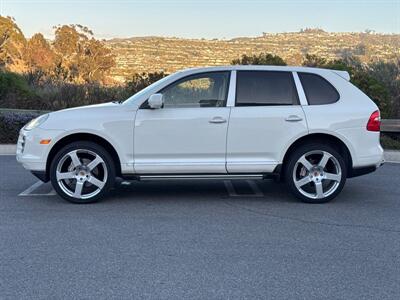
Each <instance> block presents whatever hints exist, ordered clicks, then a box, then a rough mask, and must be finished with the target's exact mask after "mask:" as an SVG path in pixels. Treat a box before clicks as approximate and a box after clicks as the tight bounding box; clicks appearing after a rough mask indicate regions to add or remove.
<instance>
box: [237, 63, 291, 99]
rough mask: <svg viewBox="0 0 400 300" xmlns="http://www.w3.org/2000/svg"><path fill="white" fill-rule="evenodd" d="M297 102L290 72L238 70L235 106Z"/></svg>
mask: <svg viewBox="0 0 400 300" xmlns="http://www.w3.org/2000/svg"><path fill="white" fill-rule="evenodd" d="M293 104H298V96H297V90H296V87H295V84H294V80H293V74H292V72H285V71H238V72H237V82H236V106H268V105H293Z"/></svg>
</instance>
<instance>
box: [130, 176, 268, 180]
mask: <svg viewBox="0 0 400 300" xmlns="http://www.w3.org/2000/svg"><path fill="white" fill-rule="evenodd" d="M137 178H138V179H139V180H143V181H144V180H171V179H177V180H181V179H189V180H193V179H196V180H197V179H206V180H208V179H242V180H243V179H264V178H265V175H263V174H214V175H211V174H210V175H200V174H199V175H138V176H137Z"/></svg>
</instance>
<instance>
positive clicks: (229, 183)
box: [224, 180, 264, 197]
mask: <svg viewBox="0 0 400 300" xmlns="http://www.w3.org/2000/svg"><path fill="white" fill-rule="evenodd" d="M246 182H247V183H248V185H249V186H250V187H251V189H252V191H253V194H238V193H237V192H236V189H235V187H234V186H233V184H232V181H231V180H224V184H225V188H226V190H227V191H228V194H229V196H230V197H264V193H263V192H262V191H261V190H260V188H259V187H258V185H257V184H256V183H255V182H254V181H253V180H246Z"/></svg>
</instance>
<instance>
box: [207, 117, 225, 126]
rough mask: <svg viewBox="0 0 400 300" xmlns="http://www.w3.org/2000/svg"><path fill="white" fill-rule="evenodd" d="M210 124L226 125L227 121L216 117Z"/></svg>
mask: <svg viewBox="0 0 400 300" xmlns="http://www.w3.org/2000/svg"><path fill="white" fill-rule="evenodd" d="M208 122H209V123H213V124H220V123H226V119H224V118H222V117H214V118H212V119H211V120H210V121H208Z"/></svg>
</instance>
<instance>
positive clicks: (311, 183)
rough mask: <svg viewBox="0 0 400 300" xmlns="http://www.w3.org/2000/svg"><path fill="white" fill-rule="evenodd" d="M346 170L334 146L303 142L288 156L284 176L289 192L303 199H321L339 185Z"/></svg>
mask: <svg viewBox="0 0 400 300" xmlns="http://www.w3.org/2000/svg"><path fill="white" fill-rule="evenodd" d="M346 170H347V167H346V163H345V160H344V159H343V157H342V156H341V155H340V154H339V153H338V152H337V151H336V150H335V148H333V147H331V146H329V145H323V144H306V145H303V146H300V147H299V148H298V149H296V150H295V151H294V152H293V153H292V154H291V156H290V157H289V160H288V162H287V164H286V168H285V180H286V183H287V184H288V187H289V189H290V190H291V192H292V193H293V194H294V195H295V196H296V197H297V198H299V199H300V200H302V201H303V202H307V203H325V202H328V201H330V200H332V199H333V198H335V197H336V196H337V195H338V194H339V193H340V191H341V190H342V189H343V186H344V184H345V182H346V177H347V172H346Z"/></svg>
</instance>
